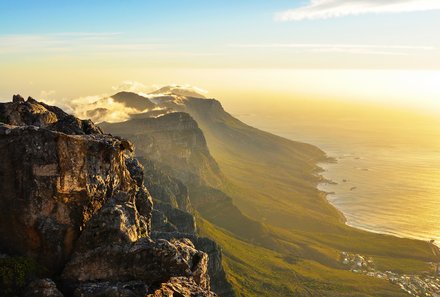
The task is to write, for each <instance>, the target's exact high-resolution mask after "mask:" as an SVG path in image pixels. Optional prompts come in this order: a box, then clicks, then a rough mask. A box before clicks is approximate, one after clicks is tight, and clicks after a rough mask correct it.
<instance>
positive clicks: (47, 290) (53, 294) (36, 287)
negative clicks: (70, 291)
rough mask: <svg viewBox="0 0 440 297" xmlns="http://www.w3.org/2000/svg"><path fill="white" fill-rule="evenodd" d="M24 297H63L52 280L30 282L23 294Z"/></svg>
mask: <svg viewBox="0 0 440 297" xmlns="http://www.w3.org/2000/svg"><path fill="white" fill-rule="evenodd" d="M24 295H25V296H26V297H63V296H64V295H63V294H62V293H61V292H60V291H59V290H58V288H57V286H56V284H55V283H54V281H53V280H51V279H48V278H45V279H37V280H34V281H33V282H31V283H30V284H29V285H28V287H27V289H26V292H25V294H24Z"/></svg>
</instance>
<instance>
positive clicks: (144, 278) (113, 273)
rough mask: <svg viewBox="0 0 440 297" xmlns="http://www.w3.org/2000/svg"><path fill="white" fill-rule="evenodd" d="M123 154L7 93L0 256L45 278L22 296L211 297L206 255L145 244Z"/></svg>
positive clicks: (136, 180) (132, 166) (170, 243)
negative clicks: (22, 261)
mask: <svg viewBox="0 0 440 297" xmlns="http://www.w3.org/2000/svg"><path fill="white" fill-rule="evenodd" d="M132 150H133V147H132V145H131V143H130V142H128V141H126V140H123V139H121V138H117V137H113V136H110V135H105V134H103V133H102V131H101V130H100V129H99V128H97V127H96V126H95V125H94V124H93V123H91V122H90V121H81V120H79V119H77V118H75V117H73V116H70V115H68V114H66V113H64V112H63V111H62V110H61V109H59V108H56V107H52V106H48V105H45V104H43V103H39V102H37V101H35V100H33V99H32V98H30V99H28V100H27V101H25V100H24V99H23V98H21V97H19V96H14V100H13V102H11V103H5V104H0V177H1V178H0V251H1V252H3V253H7V254H9V255H20V256H27V257H30V258H32V259H34V260H36V262H37V263H38V264H39V265H40V266H42V267H43V268H44V269H43V271H45V273H44V274H45V276H46V277H53V278H54V280H57V287H58V289H57V288H56V287H54V285H55V284H54V283H53V282H51V281H50V280H39V281H34V282H33V283H32V284H31V285H29V287H28V291H27V293H26V294H27V295H29V296H62V294H64V295H66V296H146V295H148V296H215V294H214V293H212V292H210V284H209V277H208V276H207V266H208V257H207V255H206V253H203V252H200V251H199V250H197V249H196V248H195V247H194V245H193V243H192V242H191V241H190V240H188V239H185V238H180V239H175V238H169V240H165V239H158V240H153V239H151V237H150V231H151V217H152V205H153V203H152V199H151V197H150V195H149V192H148V190H147V189H146V188H145V186H144V184H143V179H144V178H143V168H142V167H141V166H140V164H139V163H138V162H137V161H136V160H134V159H132V158H131V157H129V155H130V151H132Z"/></svg>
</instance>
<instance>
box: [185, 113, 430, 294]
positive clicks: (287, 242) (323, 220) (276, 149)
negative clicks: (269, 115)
mask: <svg viewBox="0 0 440 297" xmlns="http://www.w3.org/2000/svg"><path fill="white" fill-rule="evenodd" d="M197 108H198V107H197ZM210 110H212V109H210ZM191 111H192V112H191V113H192V115H193V116H194V117H195V118H196V120H197V122H198V123H199V125H200V127H201V128H202V130H203V131H204V133H205V136H206V138H207V141H208V145H209V147H210V151H211V153H212V155H213V156H214V158H215V159H216V161H217V162H218V163H219V165H220V167H221V169H222V171H223V173H224V174H225V176H226V177H227V178H228V179H229V180H231V181H233V182H231V183H228V184H225V186H224V188H223V189H222V190H223V191H224V192H225V193H227V194H228V195H229V196H230V197H232V198H233V199H234V202H235V204H236V205H238V206H239V208H240V210H241V211H242V212H243V213H245V214H246V215H248V216H249V217H251V218H254V219H256V220H258V221H260V222H262V223H264V224H265V226H266V227H267V228H269V229H270V230H271V233H272V234H271V236H272V237H274V238H275V239H276V240H277V242H278V246H277V248H275V249H271V250H268V249H265V248H262V247H257V246H256V245H252V244H249V243H245V242H243V241H240V240H238V239H237V238H235V237H233V236H232V235H231V234H230V233H228V232H226V231H224V230H221V229H219V228H218V227H217V228H214V227H212V225H210V224H209V223H207V222H203V221H202V222H201V226H202V228H201V229H202V232H203V233H204V234H205V235H207V236H209V237H212V238H214V239H215V240H216V241H218V242H219V243H220V244H221V245H222V246H223V248H224V252H225V256H226V257H225V264H226V267H227V269H228V272H229V274H230V276H231V280H232V282H233V283H234V285H235V287H236V288H237V290H238V291H239V292H242V295H243V296H262V295H263V296H288V295H289V294H290V295H292V294H294V293H293V292H295V294H294V296H402V295H404V294H403V293H402V292H401V291H400V290H399V289H398V288H397V287H395V286H394V285H391V284H389V283H387V282H382V281H379V280H376V279H372V278H369V277H365V276H362V275H356V274H353V273H351V272H348V271H344V270H343V269H342V267H341V266H340V264H339V261H338V258H339V252H340V251H350V252H356V253H360V254H364V255H370V256H373V257H374V258H375V259H376V261H377V263H378V266H379V268H380V269H383V270H388V269H389V270H394V271H397V272H421V271H423V270H427V269H428V266H427V264H426V261H430V260H432V256H431V252H430V250H429V247H428V245H427V244H426V243H424V242H420V241H415V240H408V239H400V238H396V237H392V236H385V235H378V234H373V233H369V232H364V231H361V230H357V229H354V228H351V227H348V226H346V225H345V224H344V222H343V217H342V216H341V214H340V213H339V212H338V211H337V210H336V209H335V208H334V207H332V206H331V205H330V204H329V203H328V202H327V201H326V199H325V196H324V195H323V194H322V193H321V192H319V191H318V190H316V185H317V182H318V178H317V177H316V176H315V175H314V174H315V173H316V172H317V170H318V168H317V167H316V162H317V161H319V160H322V159H323V158H324V157H325V156H324V154H323V153H322V152H321V151H320V150H319V149H317V148H315V147H313V146H309V145H306V144H302V143H297V142H293V141H289V140H286V139H283V138H281V137H277V136H274V135H272V134H269V133H265V132H262V131H260V130H257V129H254V128H252V127H249V126H247V125H245V124H243V123H241V122H240V121H238V120H236V119H235V118H233V117H232V116H230V115H229V114H227V113H219V112H218V110H215V109H214V111H213V112H212V113H211V114H210V113H209V112H206V110H203V109H202V110H198V109H195V108H194V107H193V109H192V110H191Z"/></svg>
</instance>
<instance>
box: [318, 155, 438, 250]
mask: <svg viewBox="0 0 440 297" xmlns="http://www.w3.org/2000/svg"><path fill="white" fill-rule="evenodd" d="M320 164H338V161H337V158H335V157H329V156H328V155H327V154H326V157H325V159H324V160H322V161H319V162H318V163H317V164H316V166H317V170H316V176H317V177H318V182H317V184H316V189H317V190H318V191H319V192H320V193H321V195H322V196H323V197H324V198H325V200H326V201H327V203H328V204H330V205H331V206H332V207H333V208H334V209H335V210H336V211H337V212H338V213H339V216H340V218H341V222H342V223H343V224H344V225H346V226H348V227H350V228H354V229H358V230H361V231H365V232H370V233H374V234H379V235H386V236H393V237H397V238H401V239H410V240H417V241H423V242H427V243H429V242H430V240H431V239H426V238H420V237H414V236H410V235H406V236H405V235H401V234H397V233H393V232H386V231H379V230H374V229H371V228H368V227H364V226H360V225H353V224H350V222H349V221H348V219H347V217H346V215H345V213H344V211H343V210H342V209H340V208H339V207H337V206H336V205H335V204H334V203H332V201H331V200H330V199H329V198H328V196H329V195H334V196H335V197H336V199H337V195H336V193H335V192H328V191H325V190H321V189H320V188H319V185H321V184H332V185H338V183H337V182H335V181H333V180H331V179H330V178H327V177H325V176H324V175H323V173H324V172H327V170H325V169H324V168H322V167H321V166H320ZM434 245H435V246H437V247H438V248H439V249H440V241H434Z"/></svg>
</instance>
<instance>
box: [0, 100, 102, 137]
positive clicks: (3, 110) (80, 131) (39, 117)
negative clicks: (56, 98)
mask: <svg viewBox="0 0 440 297" xmlns="http://www.w3.org/2000/svg"><path fill="white" fill-rule="evenodd" d="M13 100H14V101H13V102H9V103H2V104H1V107H0V122H4V123H7V124H10V125H14V126H31V125H32V126H37V127H42V128H47V129H48V130H52V131H58V132H63V133H66V134H70V135H84V134H102V131H101V129H100V128H99V127H97V126H95V125H94V124H93V123H92V122H91V121H89V120H79V119H78V118H76V117H74V116H72V115H69V114H67V113H65V112H64V111H63V110H62V109H60V108H58V107H55V106H50V105H47V104H44V103H42V102H38V101H36V100H35V99H33V98H32V97H29V98H28V100H27V101H24V99H23V97H21V96H20V95H14V99H13Z"/></svg>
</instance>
